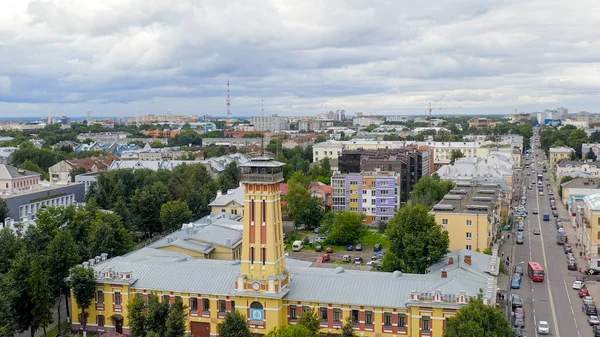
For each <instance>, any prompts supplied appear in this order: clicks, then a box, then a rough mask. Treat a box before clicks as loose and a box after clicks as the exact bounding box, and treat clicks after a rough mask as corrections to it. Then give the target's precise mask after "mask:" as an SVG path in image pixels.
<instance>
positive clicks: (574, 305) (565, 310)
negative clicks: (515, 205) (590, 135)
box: [510, 149, 593, 337]
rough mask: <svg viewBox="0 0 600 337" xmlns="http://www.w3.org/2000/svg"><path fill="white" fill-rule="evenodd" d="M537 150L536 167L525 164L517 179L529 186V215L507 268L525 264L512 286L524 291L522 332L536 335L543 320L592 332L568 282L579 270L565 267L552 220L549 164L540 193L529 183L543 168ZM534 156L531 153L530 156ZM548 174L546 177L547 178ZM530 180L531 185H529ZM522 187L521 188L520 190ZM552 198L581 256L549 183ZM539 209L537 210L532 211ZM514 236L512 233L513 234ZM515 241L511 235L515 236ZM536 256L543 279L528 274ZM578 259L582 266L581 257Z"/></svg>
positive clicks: (559, 328) (557, 328) (563, 333)
mask: <svg viewBox="0 0 600 337" xmlns="http://www.w3.org/2000/svg"><path fill="white" fill-rule="evenodd" d="M536 153H538V157H537V159H536V160H535V161H534V162H536V167H535V171H536V173H530V175H529V176H527V175H526V173H527V172H528V171H529V172H531V168H529V169H524V172H523V176H522V177H521V179H523V180H522V181H523V182H524V184H523V186H532V187H533V188H532V189H531V190H530V189H527V210H528V211H529V214H528V217H527V218H526V219H525V230H524V233H525V240H524V243H523V244H521V245H517V244H515V245H513V250H512V256H511V262H512V263H511V269H510V274H512V271H513V270H514V267H515V266H516V265H521V266H522V267H523V270H524V274H523V279H522V280H523V281H522V283H521V288H520V289H513V290H512V293H515V294H519V295H521V296H522V297H523V301H524V305H523V307H524V309H525V329H524V335H525V336H538V333H537V329H536V326H537V323H538V322H539V321H541V320H542V321H547V322H548V323H549V325H550V334H551V335H553V336H559V337H591V336H593V333H592V328H591V327H590V326H589V324H588V323H587V316H586V315H585V314H584V313H583V312H582V305H583V302H582V300H581V299H580V298H579V296H578V292H577V291H576V290H573V289H572V288H571V285H572V283H573V281H575V277H576V276H578V275H582V274H581V273H580V272H579V271H569V270H567V258H566V254H565V253H564V249H563V246H561V245H558V244H557V243H556V234H557V229H556V226H555V219H556V218H555V217H553V216H552V212H551V209H550V201H549V196H548V190H549V188H548V187H547V186H546V185H547V184H548V183H551V184H553V183H552V182H551V180H552V174H551V169H550V168H549V169H548V172H547V173H544V181H543V185H544V195H543V196H541V195H539V193H538V190H537V186H534V185H533V184H532V182H533V183H535V182H536V180H537V174H538V173H541V171H542V168H541V166H539V165H537V162H538V161H543V160H542V159H541V158H543V157H542V154H541V151H540V150H537V149H536ZM534 158H535V157H534ZM546 179H548V180H546ZM528 184H529V185H528ZM519 192H520V190H519ZM553 192H554V197H555V198H556V200H557V202H556V204H557V208H558V211H559V216H560V217H561V219H562V223H563V226H564V227H565V229H566V230H567V232H568V234H569V239H570V243H572V244H573V250H574V254H575V255H576V256H577V257H579V251H580V250H579V249H575V242H576V241H577V238H576V236H575V234H574V230H573V229H572V228H570V227H571V216H570V215H569V214H567V212H566V210H565V208H564V206H563V205H562V203H561V202H560V198H559V197H558V194H557V193H556V189H553ZM534 209H537V210H538V211H539V212H538V214H532V211H533V210H534ZM544 214H550V221H543V220H542V219H543V215H544ZM535 229H539V231H540V235H534V234H533V231H534V230H535ZM511 240H514V235H513V236H512V237H511ZM513 242H514V241H513ZM531 261H535V262H539V263H540V264H541V265H542V267H543V268H544V269H545V280H544V282H531V279H530V278H529V276H528V275H527V263H528V262H531ZM578 263H579V265H580V266H582V267H583V268H585V265H584V264H583V261H582V260H579V261H578Z"/></svg>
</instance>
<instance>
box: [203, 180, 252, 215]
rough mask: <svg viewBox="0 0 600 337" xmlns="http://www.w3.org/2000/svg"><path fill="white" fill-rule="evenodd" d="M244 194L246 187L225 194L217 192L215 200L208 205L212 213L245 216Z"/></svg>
mask: <svg viewBox="0 0 600 337" xmlns="http://www.w3.org/2000/svg"><path fill="white" fill-rule="evenodd" d="M244 192H245V187H244V186H240V187H238V188H234V189H231V190H229V191H227V193H225V194H223V193H222V192H221V191H217V197H216V198H215V200H213V202H211V203H210V204H208V206H210V210H211V213H213V214H219V213H229V214H235V215H239V216H244Z"/></svg>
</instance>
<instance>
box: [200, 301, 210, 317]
mask: <svg viewBox="0 0 600 337" xmlns="http://www.w3.org/2000/svg"><path fill="white" fill-rule="evenodd" d="M209 312H210V301H209V300H208V298H203V299H202V313H206V314H208V313H209Z"/></svg>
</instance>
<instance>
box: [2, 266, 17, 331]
mask: <svg viewBox="0 0 600 337" xmlns="http://www.w3.org/2000/svg"><path fill="white" fill-rule="evenodd" d="M14 296H15V291H14V286H13V284H12V280H11V279H10V277H9V275H5V274H3V273H0V337H13V336H14V335H15V310H14V307H13V298H14Z"/></svg>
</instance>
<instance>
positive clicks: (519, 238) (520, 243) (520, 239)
mask: <svg viewBox="0 0 600 337" xmlns="http://www.w3.org/2000/svg"><path fill="white" fill-rule="evenodd" d="M517 244H518V245H522V244H523V236H522V235H520V236H517Z"/></svg>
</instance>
